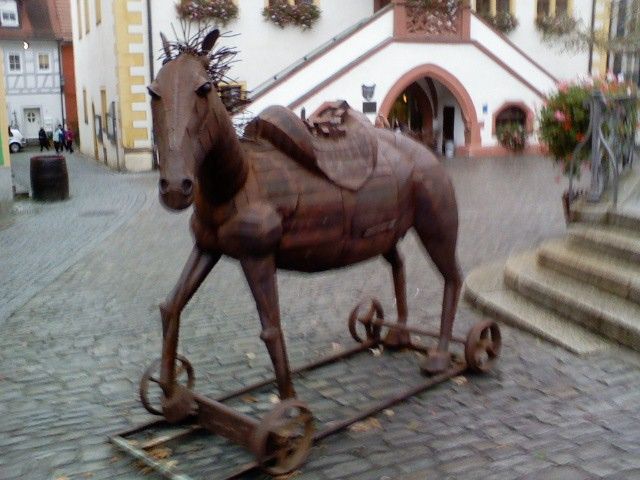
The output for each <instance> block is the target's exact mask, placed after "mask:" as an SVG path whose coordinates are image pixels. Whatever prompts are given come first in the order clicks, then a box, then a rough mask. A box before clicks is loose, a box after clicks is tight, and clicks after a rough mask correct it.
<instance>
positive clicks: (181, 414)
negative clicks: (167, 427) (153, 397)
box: [162, 385, 198, 423]
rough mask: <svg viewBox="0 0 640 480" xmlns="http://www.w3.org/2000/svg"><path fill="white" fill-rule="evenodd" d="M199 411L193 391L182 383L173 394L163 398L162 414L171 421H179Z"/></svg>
mask: <svg viewBox="0 0 640 480" xmlns="http://www.w3.org/2000/svg"><path fill="white" fill-rule="evenodd" d="M197 413H198V404H197V403H196V401H195V400H194V398H193V393H192V392H191V391H190V390H188V389H187V388H186V387H184V386H182V385H176V386H175V387H174V390H173V395H171V396H170V397H164V398H163V399H162V414H163V415H164V418H165V419H166V420H167V422H169V423H179V422H182V421H184V420H186V419H187V418H189V417H192V416H194V415H196V414H197Z"/></svg>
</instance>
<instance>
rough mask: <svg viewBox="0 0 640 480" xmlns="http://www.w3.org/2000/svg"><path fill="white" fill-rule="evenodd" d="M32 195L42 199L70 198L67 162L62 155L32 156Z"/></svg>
mask: <svg viewBox="0 0 640 480" xmlns="http://www.w3.org/2000/svg"><path fill="white" fill-rule="evenodd" d="M31 195H32V197H33V199H34V200H42V201H54V200H66V199H67V198H69V175H68V173H67V162H66V160H65V158H64V157H63V156H62V155H38V156H36V157H31Z"/></svg>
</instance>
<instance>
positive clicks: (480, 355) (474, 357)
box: [464, 320, 502, 373]
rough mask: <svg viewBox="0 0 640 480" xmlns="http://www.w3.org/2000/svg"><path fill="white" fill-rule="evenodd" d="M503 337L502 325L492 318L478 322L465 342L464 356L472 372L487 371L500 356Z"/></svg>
mask: <svg viewBox="0 0 640 480" xmlns="http://www.w3.org/2000/svg"><path fill="white" fill-rule="evenodd" d="M501 347H502V337H501V336H500V327H498V324H497V323H496V322H494V321H492V320H484V321H481V322H478V323H476V324H475V325H474V326H473V327H472V328H471V330H469V334H468V335H467V341H466V342H465V344H464V357H465V360H466V361H467V367H468V368H469V370H471V371H472V372H479V373H486V372H488V371H489V370H491V368H493V364H494V363H495V361H496V359H497V358H498V356H500V348H501Z"/></svg>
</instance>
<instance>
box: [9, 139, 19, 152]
mask: <svg viewBox="0 0 640 480" xmlns="http://www.w3.org/2000/svg"><path fill="white" fill-rule="evenodd" d="M9 151H10V152H11V153H18V152H19V151H20V144H19V143H15V142H14V143H10V144H9Z"/></svg>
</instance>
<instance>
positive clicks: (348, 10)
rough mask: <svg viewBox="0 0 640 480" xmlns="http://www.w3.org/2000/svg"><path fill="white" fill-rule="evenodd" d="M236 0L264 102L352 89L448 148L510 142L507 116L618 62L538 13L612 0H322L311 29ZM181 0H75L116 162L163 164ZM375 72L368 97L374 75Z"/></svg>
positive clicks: (243, 44)
mask: <svg viewBox="0 0 640 480" xmlns="http://www.w3.org/2000/svg"><path fill="white" fill-rule="evenodd" d="M298 1H300V2H302V0H295V2H298ZM289 2H290V3H291V4H294V0H289ZM235 3H236V4H237V6H238V7H239V13H238V16H237V18H236V19H234V20H233V21H231V22H230V23H229V24H228V25H226V26H225V27H223V31H224V30H230V31H232V32H233V33H237V34H239V36H236V37H230V38H223V39H222V40H221V42H220V43H222V44H226V45H230V46H235V47H237V48H238V50H239V51H240V55H239V56H240V62H239V63H238V64H237V65H235V66H234V68H233V70H232V73H231V75H232V76H233V77H234V78H236V79H237V81H238V84H239V86H241V87H242V88H243V89H246V90H248V91H249V92H250V93H251V98H253V100H254V103H253V105H251V106H250V107H249V108H250V110H251V111H252V112H254V113H258V112H259V111H260V110H262V109H263V108H264V107H266V106H268V105H270V104H282V105H286V106H288V107H290V108H292V109H294V110H296V111H298V112H300V111H301V110H302V109H303V108H304V109H305V110H306V112H307V113H311V112H312V111H313V110H314V109H316V108H317V107H318V106H320V105H321V104H322V103H323V102H324V101H326V100H334V99H338V98H340V99H345V100H347V101H348V102H349V103H350V104H351V105H352V107H354V108H357V109H364V108H366V109H367V111H368V112H370V116H371V118H373V117H374V116H375V115H376V114H383V115H385V116H388V117H390V120H392V121H394V123H398V124H402V125H403V127H405V128H410V129H411V130H412V131H413V132H414V134H415V135H416V136H417V137H419V138H420V139H421V140H422V141H423V142H425V143H426V144H428V145H430V146H431V147H432V148H434V149H435V150H436V151H440V152H441V151H442V150H443V147H444V146H445V144H446V143H447V142H452V143H453V145H455V147H456V149H457V153H458V154H461V155H471V156H481V155H488V154H497V153H501V152H502V151H503V149H502V147H500V146H499V145H498V143H497V140H496V124H499V123H500V122H501V121H519V122H522V123H523V125H525V126H526V128H527V130H528V131H530V132H532V133H533V130H534V123H535V111H536V110H537V109H538V108H539V106H540V105H541V104H542V102H543V99H544V96H545V94H546V93H548V92H549V91H551V90H552V89H553V88H554V87H555V85H556V83H557V82H558V81H559V80H561V79H568V78H573V77H576V76H578V75H585V74H587V73H588V71H589V68H590V67H591V69H592V70H598V69H602V68H604V66H605V65H606V59H603V58H598V57H597V55H590V54H589V53H588V52H584V53H580V54H576V53H573V52H572V53H562V52H561V51H560V50H557V51H556V50H552V49H551V48H550V47H549V46H548V45H546V44H544V43H543V42H542V40H541V34H540V33H539V32H538V30H537V27H536V17H537V16H538V15H549V16H555V15H560V14H568V15H571V16H573V17H575V18H576V19H578V20H579V21H582V22H583V23H584V24H587V25H589V24H590V23H591V22H592V20H593V22H594V23H595V24H603V25H604V24H607V23H608V15H609V10H608V8H606V6H607V4H608V2H607V1H606V0H595V1H594V0H471V2H470V8H466V7H460V8H456V9H454V10H453V11H448V12H445V13H443V12H440V13H438V12H429V11H417V10H416V9H412V8H408V7H407V5H406V4H405V0H393V1H389V0H349V1H345V0H314V3H315V4H316V5H317V6H318V7H319V8H320V10H321V12H322V13H321V16H320V18H319V20H318V21H317V23H315V24H314V25H313V28H311V29H308V30H302V29H301V28H297V27H295V26H287V27H285V28H284V29H283V28H280V27H278V26H276V25H274V24H273V23H272V22H270V21H267V20H265V18H264V17H263V15H262V11H263V9H264V7H265V6H266V5H267V4H268V3H269V1H268V0H235ZM304 3H308V1H307V2H304ZM594 5H595V12H594V16H593V19H592V9H593V7H594ZM175 6H176V5H175V2H173V1H164V0H163V1H159V0H126V1H125V0H113V1H112V2H101V1H100V0H91V1H90V0H74V1H72V16H73V27H74V42H75V51H76V65H77V68H76V85H77V92H78V96H77V98H78V112H79V118H80V122H79V123H80V140H81V148H82V150H83V151H84V152H86V153H89V154H92V155H94V156H95V157H96V158H97V159H99V160H100V161H104V162H106V163H108V164H110V165H112V166H114V167H116V168H123V169H128V170H144V169H149V168H151V167H152V155H151V144H152V139H151V136H152V133H151V118H150V111H149V106H148V98H147V97H146V90H145V88H146V85H148V84H149V83H150V80H151V78H152V77H153V75H154V74H155V72H157V71H158V69H159V68H160V67H161V63H160V60H158V57H159V56H160V51H161V42H160V37H159V33H160V32H164V33H165V34H166V35H167V36H169V37H170V38H171V37H173V36H174V34H173V32H174V29H175V30H177V31H180V21H179V19H178V17H177V13H176V9H175ZM476 10H477V12H476ZM480 13H482V14H483V15H484V16H485V17H486V16H494V15H496V14H500V15H504V14H505V13H509V14H510V15H512V16H513V17H515V18H517V20H518V26H517V28H515V29H514V30H513V31H512V32H510V33H509V34H508V35H504V34H502V33H500V32H499V31H497V30H495V29H494V28H493V27H492V26H491V25H490V24H489V23H487V21H485V20H484V19H483V18H482V16H481V15H480ZM193 28H195V26H194V27H193ZM150 59H153V61H150ZM89 65H90V66H91V68H87V67H88V66H89ZM374 84H375V93H374V96H373V98H372V99H371V102H367V105H365V104H364V103H365V102H364V99H363V96H362V86H363V85H374ZM83 119H84V121H83ZM532 147H534V149H535V147H536V140H535V136H533V137H532Z"/></svg>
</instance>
